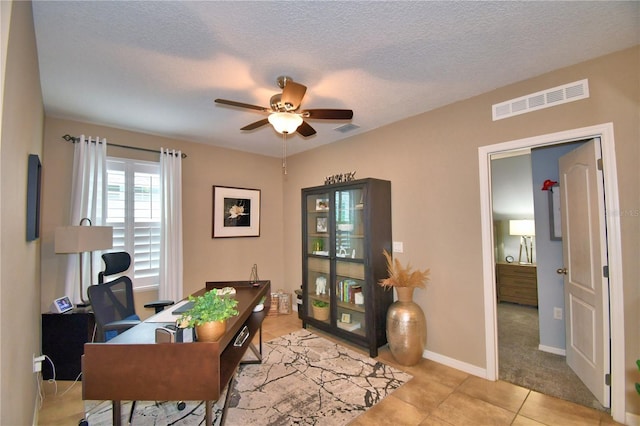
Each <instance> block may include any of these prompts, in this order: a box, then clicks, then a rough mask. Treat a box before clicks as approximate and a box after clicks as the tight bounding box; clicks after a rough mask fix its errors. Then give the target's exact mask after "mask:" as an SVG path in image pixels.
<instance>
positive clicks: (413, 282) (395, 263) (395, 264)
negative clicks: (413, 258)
mask: <svg viewBox="0 0 640 426" xmlns="http://www.w3.org/2000/svg"><path fill="white" fill-rule="evenodd" d="M383 254H384V257H385V258H386V259H387V271H388V273H389V278H386V279H384V280H380V282H379V284H380V285H381V286H383V287H413V288H416V287H418V288H425V287H426V286H427V282H428V281H429V272H430V270H429V269H425V270H424V271H420V270H416V271H411V265H410V264H408V263H407V266H406V267H403V266H402V264H400V261H399V260H398V259H392V258H391V255H390V254H389V252H388V251H386V250H384V252H383Z"/></svg>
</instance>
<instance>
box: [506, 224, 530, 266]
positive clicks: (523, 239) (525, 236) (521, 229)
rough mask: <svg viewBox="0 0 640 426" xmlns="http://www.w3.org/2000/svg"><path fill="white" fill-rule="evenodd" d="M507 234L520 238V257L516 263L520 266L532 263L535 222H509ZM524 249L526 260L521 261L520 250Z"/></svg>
mask: <svg viewBox="0 0 640 426" xmlns="http://www.w3.org/2000/svg"><path fill="white" fill-rule="evenodd" d="M509 234H510V235H519V236H520V257H519V258H518V262H520V263H522V264H530V263H533V237H534V236H535V235H536V229H535V221H533V220H510V221H509ZM523 247H524V251H525V256H526V259H525V261H524V262H523V261H522V248H523Z"/></svg>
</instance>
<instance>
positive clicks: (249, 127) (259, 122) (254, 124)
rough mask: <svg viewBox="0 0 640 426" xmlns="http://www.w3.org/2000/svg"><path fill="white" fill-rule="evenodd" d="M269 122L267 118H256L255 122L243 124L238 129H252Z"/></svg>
mask: <svg viewBox="0 0 640 426" xmlns="http://www.w3.org/2000/svg"><path fill="white" fill-rule="evenodd" d="M268 123H269V119H268V118H263V119H262V120H258V121H256V122H255V123H251V124H247V125H246V126H244V127H243V128H242V129H240V130H253V129H257V128H258V127H262V126H264V125H265V124H268Z"/></svg>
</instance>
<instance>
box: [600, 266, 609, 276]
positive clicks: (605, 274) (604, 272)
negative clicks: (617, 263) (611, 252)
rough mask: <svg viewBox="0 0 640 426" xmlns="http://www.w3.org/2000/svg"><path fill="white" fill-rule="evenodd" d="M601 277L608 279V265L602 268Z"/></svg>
mask: <svg viewBox="0 0 640 426" xmlns="http://www.w3.org/2000/svg"><path fill="white" fill-rule="evenodd" d="M602 276H603V277H605V278H609V265H604V266H603V267H602Z"/></svg>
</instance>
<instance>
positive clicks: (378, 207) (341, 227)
mask: <svg viewBox="0 0 640 426" xmlns="http://www.w3.org/2000/svg"><path fill="white" fill-rule="evenodd" d="M320 204H322V205H328V206H329V208H328V209H326V210H316V208H315V207H316V206H317V205H320ZM325 229H326V231H327V232H318V230H322V231H324V230H325ZM318 240H321V241H318ZM391 241H392V238H391V182H389V181H384V180H379V179H360V180H356V181H352V182H344V183H339V184H334V185H324V186H317V187H313V188H305V189H303V190H302V254H303V261H302V276H303V280H302V304H301V305H300V306H299V308H300V310H301V315H300V316H301V318H302V323H303V327H305V328H306V327H307V325H311V326H313V327H316V328H318V329H320V330H323V331H325V332H327V333H330V334H334V335H336V336H338V337H340V338H343V339H345V340H347V341H349V342H352V343H354V344H357V345H360V346H363V347H365V348H367V349H368V350H369V354H370V356H372V357H375V356H377V354H378V348H380V347H381V346H383V345H385V344H386V343H387V340H386V315H387V310H388V308H389V306H390V305H391V303H393V293H392V292H388V291H384V289H383V288H382V287H381V286H379V285H378V281H379V280H381V279H384V278H386V274H387V269H386V260H385V258H384V255H383V250H387V251H390V250H391V247H390V246H391ZM317 247H321V250H317ZM319 251H322V252H323V253H325V252H326V255H324V254H318V253H317V252H319ZM316 292H320V293H323V294H316ZM324 292H326V294H325V293H324ZM314 300H321V301H324V302H328V303H329V305H330V309H329V318H328V319H326V320H325V319H324V318H325V316H324V315H326V313H325V314H324V315H321V314H320V313H318V314H316V315H317V318H316V317H315V316H314V313H313V309H312V308H313V306H312V304H313V301H314ZM356 301H357V302H358V303H357V304H356V303H355V302H356ZM318 318H320V319H318Z"/></svg>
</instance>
